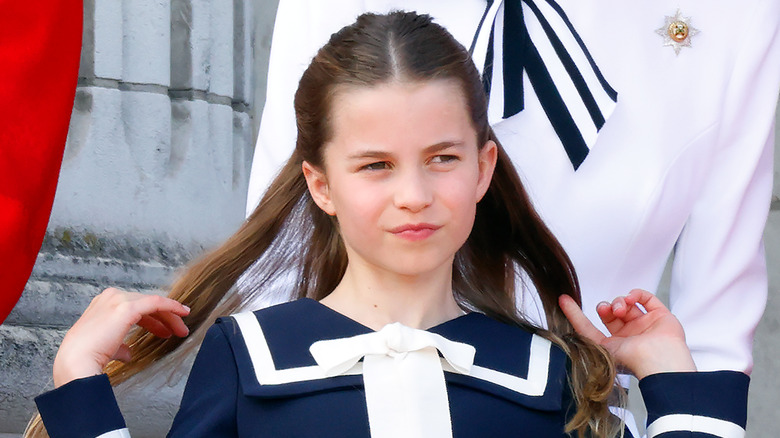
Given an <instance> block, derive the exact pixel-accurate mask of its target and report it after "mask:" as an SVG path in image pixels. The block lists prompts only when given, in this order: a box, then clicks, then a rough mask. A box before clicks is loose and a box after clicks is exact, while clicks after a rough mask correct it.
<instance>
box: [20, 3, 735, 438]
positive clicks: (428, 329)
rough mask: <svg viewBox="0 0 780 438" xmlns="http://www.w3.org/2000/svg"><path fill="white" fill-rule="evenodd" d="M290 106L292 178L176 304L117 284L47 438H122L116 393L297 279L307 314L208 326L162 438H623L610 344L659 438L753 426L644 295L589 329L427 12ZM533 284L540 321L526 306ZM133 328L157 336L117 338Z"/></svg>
mask: <svg viewBox="0 0 780 438" xmlns="http://www.w3.org/2000/svg"><path fill="white" fill-rule="evenodd" d="M295 109H296V117H297V120H298V139H297V144H296V150H295V152H294V154H293V155H292V157H291V158H290V160H289V161H288V163H287V165H286V166H285V168H284V169H283V170H282V172H281V173H280V175H279V176H278V177H277V178H276V180H275V182H274V183H273V184H272V186H271V187H270V188H269V190H268V192H267V193H266V195H265V197H264V199H263V201H262V202H261V204H260V205H259V206H258V208H257V210H256V211H255V213H254V214H253V215H252V216H251V217H250V218H249V220H248V221H247V222H246V223H245V225H244V226H243V227H242V229H241V230H239V231H238V232H237V233H236V234H235V235H234V236H233V237H232V238H231V239H230V240H229V241H228V242H227V243H226V244H225V245H223V247H221V248H219V249H218V250H216V251H215V252H214V253H213V254H211V255H210V256H208V257H207V258H205V259H204V260H202V261H201V262H199V263H197V264H196V265H195V266H194V267H192V269H191V270H190V271H189V272H188V273H187V274H186V275H185V276H184V277H183V278H182V279H181V280H179V282H178V283H177V284H176V285H174V288H173V291H172V294H171V298H172V299H166V298H161V297H155V296H144V295H139V294H133V293H124V292H120V291H116V290H113V289H109V290H107V291H105V292H104V293H103V294H101V295H100V296H99V297H97V298H96V299H95V300H94V301H93V303H92V304H91V305H90V307H89V308H88V309H87V311H86V312H85V313H84V315H83V316H82V318H81V319H80V320H79V321H78V322H77V323H76V324H75V325H74V327H73V328H72V329H71V330H70V331H69V332H68V334H67V336H66V337H65V339H64V340H63V343H62V346H61V347H60V350H59V352H58V355H57V358H56V359H55V363H54V382H55V386H56V387H57V389H55V390H54V391H52V392H49V393H47V394H44V395H42V396H41V397H39V398H38V399H37V403H38V407H39V410H40V412H41V415H42V417H43V419H44V423H45V424H46V428H47V430H48V432H49V434H50V435H51V436H52V437H60V436H62V437H71V436H84V437H97V436H100V437H123V436H129V435H128V433H127V429H126V428H125V425H124V421H123V420H122V417H121V414H120V413H119V410H118V408H117V407H116V403H115V402H113V395H112V392H111V387H110V384H109V380H112V381H113V382H112V383H114V384H116V383H118V382H121V381H123V380H125V379H127V378H128V377H129V376H131V375H133V374H135V373H137V372H138V371H140V370H142V369H144V368H145V367H147V366H148V365H149V364H151V363H153V362H154V361H156V360H158V359H160V358H161V357H163V356H165V355H167V354H168V353H170V352H171V351H172V350H173V349H174V348H176V347H177V346H178V345H179V344H180V340H179V338H176V337H171V335H176V336H177V337H182V336H186V335H187V332H188V330H187V326H189V327H192V328H193V329H198V330H199V331H200V327H202V326H204V325H203V322H204V321H206V320H211V319H212V316H217V315H225V314H228V313H231V312H232V311H234V310H236V309H237V308H238V307H239V306H240V299H239V298H238V296H239V295H238V294H237V293H236V292H235V291H234V289H233V287H234V285H236V284H237V285H238V287H237V288H238V289H247V290H248V294H247V295H252V294H256V293H264V291H265V290H267V289H268V288H269V286H272V285H273V281H274V280H278V279H282V280H283V281H281V283H289V282H288V281H284V280H285V279H287V278H290V276H293V278H295V279H296V283H295V286H294V287H293V290H291V291H287V294H288V295H289V297H290V298H298V299H297V300H296V301H292V302H289V303H286V304H281V305H278V306H275V307H271V308H268V309H264V310H260V311H257V312H254V313H240V314H237V315H234V316H232V317H228V318H220V319H219V320H218V321H217V324H215V325H214V326H212V327H211V328H209V329H208V331H207V332H206V334H205V335H204V336H203V343H202V346H201V348H200V351H199V353H198V356H197V358H196V359H195V363H194V365H193V368H192V371H191V374H190V377H189V381H188V384H187V387H186V389H185V392H184V396H183V399H182V403H181V408H180V411H179V413H178V414H177V416H176V418H175V420H174V423H173V427H172V430H171V432H170V436H186V437H193V436H196V437H197V436H209V437H215V436H217V437H219V436H225V437H227V436H271V437H279V436H294V437H306V436H318V437H331V436H332V437H336V436H339V437H344V436H348V437H363V436H371V437H374V438H376V437H391V436H392V437H399V436H403V437H423V436H425V437H476V436H499V437H500V436H529V437H552V436H570V435H571V434H573V435H575V436H597V437H608V436H615V435H619V434H620V432H621V428H622V426H621V425H620V422H619V421H618V420H617V419H616V418H614V417H613V416H611V415H610V413H609V410H608V399H609V398H610V397H609V396H610V395H611V393H612V389H613V381H614V377H615V366H614V365H613V363H612V360H611V358H610V354H609V353H607V351H606V350H609V352H610V353H611V354H612V355H613V356H614V358H615V360H616V362H617V363H618V364H620V365H622V366H625V367H627V368H628V369H630V370H631V371H632V372H634V373H635V374H636V375H637V377H639V378H642V379H643V380H642V387H643V391H645V390H646V391H647V393H646V394H645V398H646V401H647V404H648V409H649V417H650V420H652V421H653V424H652V425H651V428H650V434H651V435H653V436H654V435H657V434H659V433H663V434H665V435H664V436H665V437H673V436H687V435H686V434H688V433H690V431H697V432H706V433H710V434H715V436H719V435H718V433H720V431H727V432H728V433H732V432H733V430H743V428H744V415H745V400H744V399H745V394H746V389H747V380H748V378H747V376H745V375H744V374H741V373H726V376H725V377H724V376H721V377H719V378H717V379H713V378H711V374H710V373H690V372H689V371H694V370H695V367H694V366H693V361H692V359H691V356H690V352H689V351H688V349H687V347H686V346H685V339H684V335H683V334H682V329H681V328H680V325H679V323H678V322H677V321H676V319H675V318H674V317H673V316H672V315H671V314H670V313H669V312H668V311H667V310H666V309H665V308H664V307H663V306H662V305H661V304H660V303H659V302H658V301H657V299H655V298H654V297H653V296H652V295H651V294H649V293H647V292H642V291H633V292H631V293H630V294H629V295H628V296H626V297H621V298H618V299H616V300H615V301H614V302H613V303H611V304H606V303H605V304H602V305H600V306H599V309H598V311H599V314H600V316H601V317H602V320H603V321H604V322H605V324H606V325H607V327H608V328H609V330H610V331H611V333H612V336H611V337H609V338H605V337H604V336H603V335H602V334H601V333H600V332H599V331H598V330H597V329H595V328H594V327H593V326H592V325H591V324H590V323H589V322H588V321H587V319H586V318H585V317H584V316H583V314H582V312H581V311H580V310H579V306H578V304H577V302H578V300H579V290H578V286H577V280H576V276H575V274H574V271H573V269H572V267H571V263H570V261H569V260H568V258H567V257H566V255H565V253H564V252H563V250H562V249H561V247H560V245H559V244H558V243H557V242H556V241H555V239H554V238H553V237H552V235H551V233H550V232H549V231H548V230H547V229H546V227H545V226H544V225H543V224H542V222H541V221H540V219H539V218H538V216H537V215H536V213H535V212H534V210H533V207H532V206H531V204H530V203H529V201H528V198H527V196H526V195H525V192H524V191H523V188H522V186H521V184H520V182H519V179H518V176H517V174H516V173H515V171H514V170H513V169H514V168H513V166H512V163H510V162H509V159H508V158H507V156H506V154H505V153H504V151H503V149H502V148H501V146H500V145H499V144H498V143H497V142H496V140H495V137H494V136H493V134H492V131H491V129H490V128H489V125H488V123H487V118H486V98H485V95H484V91H483V89H482V86H481V82H480V78H479V75H478V73H477V71H476V69H475V68H474V66H473V64H472V62H471V60H470V58H469V55H468V53H467V52H466V51H465V49H464V48H463V47H462V46H460V45H459V44H458V43H457V42H456V41H455V40H454V39H453V38H452V37H451V36H450V35H449V34H448V33H447V32H446V31H445V30H444V29H443V28H441V27H440V26H438V25H436V24H434V23H432V22H431V20H430V18H429V17H427V16H420V15H416V14H413V13H402V12H396V13H391V14H389V15H370V14H369V15H364V16H361V17H360V18H359V19H358V21H357V22H356V23H355V24H354V25H352V26H348V27H346V28H344V29H343V30H341V31H340V32H338V33H336V34H334V35H333V37H332V38H331V40H330V42H329V43H328V44H327V45H326V46H325V47H323V48H322V49H321V50H320V51H319V53H318V54H317V56H316V57H315V58H314V60H313V61H312V63H311V65H310V66H309V68H308V69H307V71H306V73H305V74H304V75H303V78H302V79H301V82H300V85H299V89H298V92H297V94H296V98H295ZM242 274H244V277H242V278H241V279H240V278H239V277H241V276H242ZM525 279H527V281H531V282H533V284H534V286H535V287H536V289H537V290H538V291H539V294H540V297H541V302H542V303H543V305H544V307H545V309H544V310H545V312H546V315H547V327H546V328H541V327H536V326H534V325H532V324H530V323H529V322H527V321H526V320H525V319H524V318H523V317H522V315H519V314H518V313H517V312H516V311H515V296H514V293H515V290H516V289H517V288H518V287H517V286H518V284H517V283H522V282H523V281H526V280H525ZM239 280H240V281H239ZM247 295H243V294H242V299H244V297H247ZM220 301H222V304H219V303H220ZM180 303H183V304H180ZM185 304H186V306H189V308H188V307H186V306H185ZM567 317H568V320H567ZM185 323H186V324H185ZM134 324H138V325H140V326H141V327H142V328H145V329H146V330H148V332H143V331H137V332H136V333H135V334H134V335H132V336H131V337H130V339H129V340H128V341H127V343H123V338H124V336H125V334H126V333H127V331H128V330H129V329H130V328H131V327H132V326H133V325H134ZM204 327H205V326H204ZM575 329H576V331H575ZM577 332H579V334H578V333H577ZM602 347H603V348H602ZM605 349H606V350H605ZM131 351H132V355H131V354H130V352H131ZM112 359H118V360H120V361H125V362H126V364H124V365H122V364H118V363H117V362H111V360H112ZM104 368H107V374H108V377H109V378H107V377H106V375H103V374H101V373H102V372H103V370H104ZM713 382H714V383H713ZM721 391H732V392H733V394H730V397H729V400H728V401H724V400H722V397H714V396H713V395H716V394H720V392H721ZM700 425H704V426H703V427H700ZM34 429H35V431H34V432H33V433H32V435H35V434H37V433H39V432H42V431H41V428H40V425H37V426H36V427H35V428H34ZM722 436H735V435H725V434H724V435H722Z"/></svg>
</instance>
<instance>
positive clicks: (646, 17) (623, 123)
mask: <svg viewBox="0 0 780 438" xmlns="http://www.w3.org/2000/svg"><path fill="white" fill-rule="evenodd" d="M537 4H538V5H539V7H540V8H543V7H547V6H546V5H547V3H546V2H545V1H542V0H538V1H537ZM485 5H486V3H485V2H484V1H481V0H458V1H455V2H452V1H447V2H445V1H438V0H416V1H413V0H395V1H390V0H364V1H361V0H340V1H337V2H321V1H317V0H281V2H280V4H279V9H278V15H277V21H276V26H275V29H274V36H273V45H272V50H271V60H270V66H269V73H268V94H267V101H266V104H265V110H264V113H263V118H262V123H261V128H260V133H259V137H258V144H257V148H256V151H255V156H254V163H253V167H252V174H251V181H250V187H249V199H248V204H247V206H248V207H247V209H248V211H251V210H253V209H254V207H255V205H256V204H257V202H258V200H259V197H260V196H261V194H262V192H263V191H264V190H265V188H266V187H267V185H268V184H269V182H270V180H271V179H272V178H273V176H274V175H275V173H276V171H277V170H278V169H279V167H280V166H281V164H283V163H284V162H285V161H286V159H287V158H288V157H289V154H290V153H291V151H292V149H293V148H294V144H295V135H296V133H295V122H294V113H293V95H294V92H295V89H296V87H297V81H298V78H299V77H300V75H301V73H302V72H303V70H304V69H305V67H306V66H307V65H308V63H309V62H310V60H311V57H312V56H313V55H314V53H315V52H316V50H317V49H318V48H319V47H320V46H321V45H323V44H324V43H325V42H326V41H327V39H328V37H329V36H330V34H331V33H332V32H334V31H336V30H338V29H339V28H341V27H342V26H344V25H347V24H349V23H351V22H353V21H354V19H355V17H356V16H357V15H358V14H360V13H362V12H365V11H377V12H385V11H388V10H390V9H407V10H417V11H420V12H426V13H429V14H431V15H432V16H433V17H434V19H435V20H436V21H437V22H439V23H441V24H442V25H444V26H445V27H447V28H448V29H449V30H450V31H451V32H452V33H453V35H454V36H455V37H456V38H457V39H458V40H459V41H461V42H462V43H463V44H464V45H465V46H467V47H468V46H469V45H470V44H471V42H472V39H473V38H474V33H475V30H476V28H477V25H478V23H479V21H480V18H481V16H482V14H483V12H484V10H485ZM560 5H561V6H562V8H563V9H564V10H565V12H566V14H567V15H568V17H569V19H570V20H571V22H572V24H573V26H574V28H575V29H576V30H577V32H578V33H579V35H580V36H581V37H582V40H583V41H584V43H585V44H586V45H587V47H588V49H589V51H590V53H591V54H592V56H593V58H594V59H595V62H596V63H597V65H598V67H599V69H600V70H601V72H602V73H603V75H604V77H605V78H606V79H607V81H609V83H610V84H611V85H612V87H614V88H615V89H616V90H617V92H618V99H617V105H616V106H615V108H614V112H613V113H612V115H611V117H609V118H608V119H607V121H606V124H605V125H604V127H603V128H602V129H601V131H600V132H599V133H598V134H597V135H596V133H595V132H592V133H590V134H591V135H592V136H594V143H593V146H592V148H591V151H590V154H589V155H588V157H587V158H586V159H585V161H584V162H583V163H582V165H581V166H580V167H579V169H578V170H577V171H575V170H574V169H573V166H572V164H571V162H570V161H569V159H568V158H567V156H566V154H565V152H564V150H563V148H562V146H561V144H560V141H559V140H558V137H557V136H556V135H555V133H554V131H553V130H552V127H551V126H550V124H549V122H548V120H547V117H546V115H545V114H544V112H543V111H542V110H541V108H540V106H539V102H538V100H537V99H536V96H535V95H534V93H532V92H528V93H526V97H525V109H524V110H523V111H522V112H520V113H519V114H517V115H515V116H513V117H510V118H509V119H506V120H503V121H502V120H500V114H501V107H500V99H496V96H495V95H496V93H497V91H496V90H498V89H500V85H496V84H497V83H498V82H497V76H496V73H495V72H494V77H493V81H494V82H493V83H494V87H493V89H492V96H491V108H490V115H491V121H493V122H495V123H494V127H495V130H496V132H497V134H498V137H499V139H500V140H501V142H502V144H503V145H504V147H505V148H506V150H507V151H508V153H509V154H510V156H511V158H512V160H513V161H514V163H515V165H516V167H517V169H518V171H519V172H520V174H521V177H522V179H523V181H524V183H525V185H526V188H527V189H528V191H529V192H530V195H531V197H532V199H533V200H534V203H535V205H536V207H537V209H538V210H539V212H540V214H541V215H542V217H543V219H544V220H545V221H546V223H547V224H548V226H549V227H550V228H551V229H552V231H553V232H554V233H555V235H556V236H557V237H558V239H559V240H560V241H561V242H562V244H563V246H564V248H565V249H566V251H567V252H568V253H569V255H570V257H571V258H572V260H573V262H574V265H575V267H576V270H577V273H578V275H579V278H580V282H581V285H582V290H583V306H584V308H585V309H586V312H588V314H589V316H591V317H592V319H594V320H597V318H595V306H596V303H598V302H599V301H602V300H611V299H612V298H614V297H615V296H617V295H621V294H625V293H627V292H628V291H630V290H631V289H633V288H643V289H648V290H651V291H654V290H656V289H657V287H658V284H659V279H660V277H661V274H662V272H663V270H664V266H665V264H666V261H667V258H668V256H669V254H670V253H671V252H672V251H673V250H675V257H674V266H673V275H672V285H671V303H670V304H671V309H672V311H673V312H674V313H675V315H677V317H678V318H679V319H680V320H681V321H682V323H683V325H684V327H685V331H686V335H687V339H688V343H689V345H690V347H691V349H692V351H693V354H694V358H695V360H696V362H697V365H698V367H699V368H700V369H702V370H715V369H731V370H741V371H745V372H750V370H751V368H752V358H751V347H752V338H753V332H754V330H755V327H756V325H757V323H758V321H759V319H760V317H761V314H762V312H763V310H764V306H765V302H766V294H767V278H766V267H765V259H764V255H763V247H762V233H763V228H764V224H765V222H766V218H767V214H768V209H769V202H770V196H771V186H772V152H773V145H772V142H773V121H774V109H775V105H776V102H777V95H778V87H780V35H779V34H778V32H780V2H778V1H777V0H747V1H744V2H733V1H725V0H714V1H701V0H700V1H695V0H681V1H669V0H658V1H652V2H625V1H618V0H599V1H595V0H577V1H573V0H571V1H569V0H561V1H560ZM678 8H679V10H680V12H681V14H682V15H683V16H685V17H690V25H691V26H692V27H693V28H694V29H696V30H698V31H699V32H698V33H697V34H695V35H693V36H692V39H691V47H682V49H681V50H680V53H679V54H675V51H674V50H673V48H672V47H670V46H664V39H663V38H662V36H661V35H659V34H658V33H656V29H659V28H662V27H664V25H665V23H666V22H665V17H666V16H673V15H675V13H676V12H677V10H678ZM537 27H538V26H534V25H533V24H532V23H529V24H528V29H529V32H530V33H531V35H532V36H533V34H534V32H539V29H538V28H537ZM485 47H486V45H485ZM539 50H544V48H539ZM496 51H497V53H496V57H495V59H496V60H500V58H501V54H500V47H497V48H496ZM474 56H475V60H477V65H478V67H480V68H481V67H482V66H481V65H480V62H479V60H484V56H485V55H484V53H481V54H480V49H479V48H478V49H477V50H476V51H475V55H474ZM548 67H549V68H555V67H554V66H550V65H548ZM494 70H499V71H500V69H499V68H496V69H494ZM499 77H500V75H499ZM526 82H528V80H527V78H526ZM525 87H526V88H525V89H526V90H531V86H530V84H528V83H526V84H525ZM561 92H562V93H566V89H565V88H563V89H562V90H561ZM575 110H576V109H575Z"/></svg>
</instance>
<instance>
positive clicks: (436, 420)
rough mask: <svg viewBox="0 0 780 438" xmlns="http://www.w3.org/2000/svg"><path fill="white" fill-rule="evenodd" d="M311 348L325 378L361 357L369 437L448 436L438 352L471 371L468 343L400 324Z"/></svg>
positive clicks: (456, 368)
mask: <svg viewBox="0 0 780 438" xmlns="http://www.w3.org/2000/svg"><path fill="white" fill-rule="evenodd" d="M309 351H310V352H311V354H312V356H313V357H314V360H316V361H317V364H318V365H319V366H320V368H321V369H322V370H323V372H324V373H325V374H326V375H328V376H329V377H332V376H337V375H340V374H343V373H345V372H346V371H347V370H349V369H351V368H352V367H354V366H355V365H356V364H357V363H358V362H359V361H360V359H361V358H362V359H363V382H364V385H365V390H366V406H367V408H368V422H369V426H370V428H371V437H372V438H385V437H388V438H389V437H405V438H417V437H419V438H422V437H429V438H430V437H433V438H439V437H441V438H449V437H452V422H451V420H450V409H449V401H448V399H447V386H446V383H445V381H444V370H443V369H442V361H441V359H440V358H439V353H441V355H442V356H443V357H444V360H446V361H447V363H448V364H449V365H450V366H451V367H452V369H453V370H454V371H456V372H458V373H461V374H469V373H470V371H471V367H472V365H473V363H474V354H475V352H476V350H475V349H474V347H472V346H471V345H468V344H463V343H459V342H453V341H450V340H448V339H446V338H444V337H442V336H440V335H437V334H434V333H429V332H426V331H424V330H417V329H413V328H409V327H406V326H404V325H402V324H400V323H394V324H388V325H386V326H385V327H384V328H383V329H382V330H380V331H378V332H374V333H367V334H364V335H358V336H353V337H351V338H344V339H333V340H327V341H318V342H315V343H314V344H312V346H311V347H310V348H309Z"/></svg>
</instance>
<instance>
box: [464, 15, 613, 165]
mask: <svg viewBox="0 0 780 438" xmlns="http://www.w3.org/2000/svg"><path fill="white" fill-rule="evenodd" d="M501 9H503V14H499V12H500V10H501ZM485 22H487V23H488V24H489V26H488V27H487V29H483V24H485ZM488 30H489V32H488ZM497 33H500V35H501V41H502V44H501V45H497V44H495V42H494V40H496V39H497V37H496V34H497ZM496 50H500V51H501V55H500V56H495V55H494V52H495V51H496ZM471 53H472V55H473V56H474V61H475V63H476V64H477V65H480V61H484V62H483V64H484V68H483V70H482V80H483V83H484V85H485V89H486V91H487V94H488V96H490V95H491V88H496V87H498V88H496V93H495V95H494V96H492V98H493V99H495V98H503V114H502V118H504V119H506V118H509V117H512V116H513V115H515V114H517V113H518V112H520V111H522V110H523V108H524V107H525V102H524V85H523V81H524V77H523V73H525V75H526V77H527V79H528V82H529V83H530V84H531V87H532V90H533V92H535V94H536V96H537V97H538V99H539V102H540V104H541V107H542V109H543V110H544V112H545V113H546V114H547V118H548V119H549V120H550V123H551V124H552V127H553V129H554V130H555V133H556V134H557V135H558V138H560V141H561V143H562V144H563V147H564V149H565V150H566V154H567V155H568V157H569V160H570V161H571V163H572V165H573V166H574V169H575V170H576V169H577V168H579V166H580V164H582V162H583V161H584V160H585V157H586V156H587V155H588V152H589V151H590V148H591V147H592V146H593V144H594V143H595V142H596V136H597V134H598V131H599V130H600V129H601V128H602V127H603V126H604V123H605V121H606V120H607V119H608V118H609V116H610V115H611V114H612V111H613V110H614V108H615V105H616V103H617V92H616V91H615V90H614V89H613V88H612V87H611V86H610V85H609V83H607V81H606V79H604V76H603V75H602V74H601V71H600V70H599V68H598V66H596V63H595V61H594V60H593V57H592V56H591V55H590V52H588V49H587V48H586V47H585V43H584V42H583V41H582V39H581V38H580V36H579V34H577V31H576V30H575V29H574V26H573V25H572V23H571V21H569V18H568V17H567V16H566V13H565V12H564V11H563V9H562V8H561V7H560V6H559V5H558V4H557V3H555V2H554V1H553V0H503V1H498V2H495V1H494V0H487V8H486V9H485V13H484V15H483V17H482V20H481V21H480V24H479V27H478V28H477V32H476V34H475V35H474V41H473V42H472V45H471ZM483 56H484V59H482V57H483ZM499 66H500V68H495V69H494V67H499ZM494 74H495V75H501V76H502V79H503V80H498V78H494V77H493V76H494ZM499 88H500V90H499Z"/></svg>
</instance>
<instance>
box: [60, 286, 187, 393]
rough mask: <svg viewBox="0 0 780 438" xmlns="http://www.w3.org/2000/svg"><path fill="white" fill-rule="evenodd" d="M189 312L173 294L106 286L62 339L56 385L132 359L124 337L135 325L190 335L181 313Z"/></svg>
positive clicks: (163, 333) (168, 334) (168, 333)
mask: <svg viewBox="0 0 780 438" xmlns="http://www.w3.org/2000/svg"><path fill="white" fill-rule="evenodd" d="M189 313H190V309H189V308H187V307H186V306H184V305H183V304H181V303H179V302H178V301H175V300H172V299H170V298H165V297H161V296H157V295H145V294H141V293H137V292H125V291H121V290H119V289H114V288H109V289H106V290H104V291H103V292H102V293H101V294H100V295H98V296H96V297H95V298H94V299H93V300H92V302H91V303H90V304H89V307H87V310H85V311H84V314H83V315H81V317H80V318H79V320H78V321H76V323H75V324H74V325H73V327H71V328H70V330H68V333H67V334H66V335H65V338H64V339H63V340H62V344H61V345H60V348H59V350H58V351H57V357H56V358H55V359H54V372H53V374H54V386H55V387H59V386H62V385H64V384H66V383H68V382H70V381H72V380H75V379H79V378H82V377H89V376H94V375H97V374H100V373H102V372H103V368H104V367H105V366H106V365H107V364H108V363H109V362H110V361H112V360H120V361H123V362H125V361H128V360H130V358H131V351H130V348H129V347H128V346H127V345H126V344H125V343H124V339H125V337H126V336H127V334H128V333H129V332H130V329H132V328H133V326H135V325H139V326H141V327H143V328H145V329H146V330H149V331H150V332H151V333H152V334H154V335H156V336H159V337H163V338H168V337H171V336H173V335H175V336H180V337H184V336H187V335H188V334H189V330H188V329H187V326H186V325H185V324H184V321H182V317H183V316H186V315H188V314H189Z"/></svg>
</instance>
